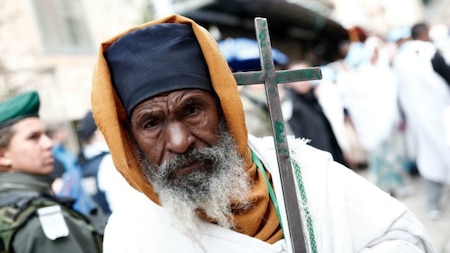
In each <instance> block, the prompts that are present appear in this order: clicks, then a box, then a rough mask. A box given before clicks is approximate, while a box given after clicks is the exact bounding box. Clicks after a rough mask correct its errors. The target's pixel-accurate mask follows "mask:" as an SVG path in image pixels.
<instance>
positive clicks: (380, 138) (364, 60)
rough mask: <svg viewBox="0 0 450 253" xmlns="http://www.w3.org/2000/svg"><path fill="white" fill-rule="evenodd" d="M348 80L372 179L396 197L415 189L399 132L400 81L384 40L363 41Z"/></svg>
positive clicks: (349, 98)
mask: <svg viewBox="0 0 450 253" xmlns="http://www.w3.org/2000/svg"><path fill="white" fill-rule="evenodd" d="M361 46H362V47H361V48H360V49H361V50H358V51H357V52H354V54H357V53H359V55H358V56H356V55H355V56H353V57H355V58H360V60H358V64H357V65H354V68H355V69H354V72H353V75H354V77H355V78H357V81H356V82H351V83H349V86H348V88H347V93H346V108H347V110H348V112H349V115H350V118H351V119H352V122H353V124H354V127H355V133H356V135H357V138H358V140H359V143H361V146H362V147H363V148H364V150H365V151H366V152H367V154H368V168H369V171H370V172H371V176H372V180H373V182H374V183H375V184H376V185H377V186H378V187H380V188H381V189H383V190H384V191H386V192H388V193H390V194H391V195H393V196H396V197H403V196H407V195H410V194H412V193H414V189H413V188H411V186H410V185H409V184H408V183H407V182H406V181H407V180H408V179H407V176H408V175H407V173H406V171H405V169H404V165H405V162H404V160H405V158H404V156H403V152H402V147H403V139H401V135H400V126H401V123H402V121H401V117H400V112H399V109H398V106H397V104H398V102H397V81H396V79H395V76H394V74H393V71H392V70H391V68H390V65H389V64H390V60H389V52H388V48H387V46H386V44H385V42H384V41H383V40H382V39H381V38H379V37H376V36H370V37H369V38H367V39H366V40H365V41H364V43H362V44H361Z"/></svg>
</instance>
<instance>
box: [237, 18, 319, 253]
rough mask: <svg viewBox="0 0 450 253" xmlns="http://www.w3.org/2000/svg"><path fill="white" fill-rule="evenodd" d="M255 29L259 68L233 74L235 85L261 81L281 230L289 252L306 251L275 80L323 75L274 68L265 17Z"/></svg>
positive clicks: (317, 70)
mask: <svg viewBox="0 0 450 253" xmlns="http://www.w3.org/2000/svg"><path fill="white" fill-rule="evenodd" d="M255 28H256V37H257V40H258V46H259V55H260V62H261V71H249V72H237V73H234V74H233V75H234V77H235V79H236V82H237V83H238V85H251V84H262V83H264V88H265V91H266V97H267V103H268V107H269V115H270V120H271V124H272V132H273V136H274V143H275V150H276V155H277V161H278V168H279V170H280V177H281V183H282V189H283V195H284V203H285V207H286V216H287V220H288V224H285V226H283V229H284V233H285V234H286V233H288V234H289V238H290V239H288V240H287V243H288V246H290V247H291V249H292V252H294V253H301V252H306V251H307V249H306V245H305V237H304V234H303V226H302V219H301V214H300V210H299V204H298V203H299V201H298V198H297V191H296V184H295V179H294V174H293V170H292V166H291V162H290V155H289V146H288V143H287V139H286V127H285V122H284V120H283V116H282V112H281V105H280V98H279V94H278V83H286V82H292V81H306V80H315V79H321V78H322V74H321V71H320V68H306V69H297V70H283V71H275V67H274V63H273V59H272V49H271V45H270V37H269V29H268V26H267V20H266V19H265V18H255ZM280 222H281V221H280Z"/></svg>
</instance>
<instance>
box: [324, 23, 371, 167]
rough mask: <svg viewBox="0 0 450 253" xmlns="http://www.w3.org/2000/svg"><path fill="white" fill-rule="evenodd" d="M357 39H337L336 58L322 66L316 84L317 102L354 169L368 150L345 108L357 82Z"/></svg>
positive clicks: (360, 163)
mask: <svg viewBox="0 0 450 253" xmlns="http://www.w3.org/2000/svg"><path fill="white" fill-rule="evenodd" d="M359 31H360V32H361V30H359ZM363 37H365V36H363ZM359 43H360V42H359V40H358V42H356V43H355V42H351V41H348V40H344V41H341V42H340V44H339V56H338V59H337V60H335V61H333V62H330V63H328V64H326V65H325V66H322V67H321V69H322V75H323V78H322V80H321V81H320V85H318V86H317V88H316V89H317V94H318V98H319V102H320V104H321V106H322V108H323V111H324V113H325V115H327V118H328V119H329V121H330V124H331V126H332V127H333V130H334V133H335V136H336V139H337V140H338V143H339V146H340V147H341V150H342V152H343V154H344V157H345V160H346V161H347V163H348V164H349V167H350V168H352V169H353V170H359V169H362V168H366V166H367V152H366V151H365V150H364V149H363V148H362V146H361V143H360V142H359V139H358V137H357V135H356V132H355V127H354V124H353V122H352V119H351V117H350V115H349V114H348V110H347V108H346V107H347V105H346V102H347V101H346V99H347V90H348V87H349V86H351V84H352V83H355V82H358V79H357V77H356V75H355V66H354V61H355V59H356V60H358V59H357V58H355V57H354V55H355V54H354V52H353V51H355V50H359V49H360V47H359Z"/></svg>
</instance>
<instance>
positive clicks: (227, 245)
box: [92, 15, 435, 253]
mask: <svg viewBox="0 0 450 253" xmlns="http://www.w3.org/2000/svg"><path fill="white" fill-rule="evenodd" d="M92 105H93V107H92V109H93V113H94V118H95V120H96V122H97V125H98V127H99V129H100V130H101V131H102V133H103V134H104V136H105V139H106V141H107V142H108V146H109V147H110V151H111V154H112V157H113V160H114V163H115V165H116V168H117V170H118V171H119V172H120V173H121V175H122V176H123V177H124V178H125V179H126V180H127V181H128V182H129V183H130V185H131V186H132V187H134V188H135V189H136V190H137V191H138V192H136V196H134V197H135V198H136V199H137V200H136V201H134V202H132V203H130V204H129V205H126V206H120V207H119V208H117V209H116V210H114V212H113V214H112V215H111V218H110V220H109V222H108V224H107V228H106V232H105V237H104V252H106V253H108V252H133V253H136V252H171V253H172V252H249V253H250V252H291V248H290V247H289V245H290V243H291V242H292V241H293V240H305V242H306V246H307V248H306V252H408V253H410V252H435V250H434V248H433V245H432V243H431V241H430V239H429V237H428V235H427V232H426V231H425V229H424V227H423V226H422V224H421V223H420V221H419V220H418V219H417V217H416V216H415V215H414V214H412V213H411V212H410V211H409V210H408V209H407V208H406V207H405V206H404V205H403V204H401V203H400V202H398V201H397V200H395V199H393V198H391V197H390V196H389V195H387V194H386V193H384V192H383V191H381V190H379V189H378V188H377V187H376V186H374V185H373V184H371V183H370V182H368V181H366V180H365V179H363V178H362V177H360V176H358V175H357V174H355V173H354V172H352V171H351V170H349V169H348V168H346V167H343V166H342V165H339V164H338V163H336V162H334V161H333V160H332V158H331V155H330V154H329V153H327V152H324V151H320V150H318V149H314V148H312V147H311V146H309V145H308V144H307V143H305V141H303V140H298V139H297V140H295V139H292V140H290V142H289V143H290V145H291V146H290V149H291V153H292V164H293V168H294V170H295V171H296V179H297V180H296V189H297V195H298V199H299V201H298V204H299V206H300V210H301V216H302V218H303V223H302V225H303V227H300V224H297V226H298V229H302V231H303V233H304V235H305V238H290V237H289V234H288V233H284V231H283V227H284V225H285V224H286V223H287V219H286V212H285V209H284V199H283V197H282V196H283V194H282V193H281V184H280V175H279V171H278V170H277V160H276V157H275V149H274V145H273V140H272V139H271V138H270V137H268V138H264V139H257V138H256V137H252V136H249V135H248V134H247V130H246V128H245V119H244V111H243V107H242V103H241V102H240V97H239V93H238V89H237V85H236V81H235V80H234V77H233V75H232V73H231V71H230V69H229V67H228V66H227V62H226V60H225V59H224V58H223V56H222V55H221V54H220V51H219V48H218V47H217V43H216V42H215V41H214V39H213V38H212V37H211V36H210V35H209V33H208V32H207V30H206V29H204V28H203V27H201V26H199V25H198V24H196V23H195V22H194V21H193V20H191V19H188V18H185V17H182V16H179V15H172V16H169V17H166V18H162V19H159V20H156V21H153V22H149V23H147V24H143V25H140V26H137V27H133V28H131V29H130V30H127V31H124V32H123V33H121V34H119V35H117V36H115V37H113V38H112V39H110V40H108V41H106V42H104V43H103V44H102V45H101V47H100V51H99V57H98V62H97V65H96V69H95V73H94V85H93V90H92ZM270 192H274V194H273V195H272V194H270ZM294 227H295V225H294Z"/></svg>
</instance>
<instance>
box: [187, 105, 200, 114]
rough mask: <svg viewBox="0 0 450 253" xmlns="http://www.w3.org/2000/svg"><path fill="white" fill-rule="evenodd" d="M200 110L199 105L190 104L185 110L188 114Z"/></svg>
mask: <svg viewBox="0 0 450 253" xmlns="http://www.w3.org/2000/svg"><path fill="white" fill-rule="evenodd" d="M199 110H200V108H199V107H198V106H195V105H190V106H188V107H187V108H186V110H185V112H186V115H192V114H196V113H197V112H198V111H199Z"/></svg>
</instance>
